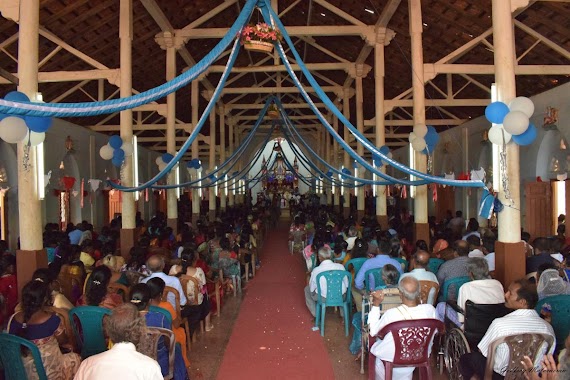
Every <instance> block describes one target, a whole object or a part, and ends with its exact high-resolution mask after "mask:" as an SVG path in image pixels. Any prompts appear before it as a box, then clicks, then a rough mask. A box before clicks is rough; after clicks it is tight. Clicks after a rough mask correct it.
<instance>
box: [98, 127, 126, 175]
mask: <svg viewBox="0 0 570 380" xmlns="http://www.w3.org/2000/svg"><path fill="white" fill-rule="evenodd" d="M133 152H134V147H133V143H131V142H129V141H123V139H121V136H119V135H113V136H111V137H109V142H108V143H107V145H103V146H102V147H101V149H99V155H100V156H101V158H102V159H104V160H111V162H112V163H113V165H115V166H116V167H118V168H119V167H121V165H122V164H123V162H124V161H125V157H128V156H131V155H132V154H133Z"/></svg>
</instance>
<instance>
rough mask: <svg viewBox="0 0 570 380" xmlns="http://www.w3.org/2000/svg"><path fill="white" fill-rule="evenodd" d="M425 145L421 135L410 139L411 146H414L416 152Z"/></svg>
mask: <svg viewBox="0 0 570 380" xmlns="http://www.w3.org/2000/svg"><path fill="white" fill-rule="evenodd" d="M426 146H427V145H426V140H424V139H423V138H421V137H418V138H416V139H414V141H412V148H414V150H415V151H416V152H421V151H422V150H424V149H425V148H426Z"/></svg>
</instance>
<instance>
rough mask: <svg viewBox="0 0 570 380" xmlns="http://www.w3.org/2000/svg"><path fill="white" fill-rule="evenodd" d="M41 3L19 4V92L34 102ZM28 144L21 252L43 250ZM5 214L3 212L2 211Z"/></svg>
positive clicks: (21, 183) (21, 177)
mask: <svg viewBox="0 0 570 380" xmlns="http://www.w3.org/2000/svg"><path fill="white" fill-rule="evenodd" d="M39 7H40V5H39V0H22V1H21V2H20V10H21V11H20V24H19V39H18V78H19V80H20V82H19V84H18V91H20V92H23V93H24V94H26V95H27V96H28V97H29V98H30V99H34V98H35V96H36V93H37V92H38V45H39V41H38V33H39V19H40V15H39ZM25 147H26V141H22V142H19V143H18V147H17V150H18V160H17V161H18V163H17V165H18V209H19V211H20V212H19V214H20V215H19V227H20V249H21V250H23V251H32V250H40V249H42V248H43V241H42V207H41V202H40V200H39V198H38V190H37V189H38V186H37V175H36V168H35V161H36V149H35V148H31V149H30V156H29V163H30V164H31V167H29V168H27V169H26V168H24V166H23V161H24V149H25ZM2 211H4V210H2Z"/></svg>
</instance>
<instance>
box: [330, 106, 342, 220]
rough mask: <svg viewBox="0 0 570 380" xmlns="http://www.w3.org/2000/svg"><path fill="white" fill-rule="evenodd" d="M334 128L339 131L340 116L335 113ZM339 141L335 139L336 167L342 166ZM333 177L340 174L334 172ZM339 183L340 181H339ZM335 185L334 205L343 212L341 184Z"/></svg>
mask: <svg viewBox="0 0 570 380" xmlns="http://www.w3.org/2000/svg"><path fill="white" fill-rule="evenodd" d="M332 124H333V128H334V130H335V131H338V117H336V116H335V115H333V123H332ZM338 145H339V144H338V141H336V140H334V139H333V159H332V161H331V162H332V165H333V166H334V167H335V169H338V168H339V167H340V165H339V163H340V160H339V158H338V156H339V151H338V150H339V149H338V148H339V146H338ZM333 177H334V178H336V179H338V175H337V174H336V173H334V174H333ZM337 183H338V182H337ZM333 186H334V187H335V191H334V197H333V198H334V205H335V208H336V210H338V212H342V209H341V208H340V189H341V186H340V185H338V184H337V185H333Z"/></svg>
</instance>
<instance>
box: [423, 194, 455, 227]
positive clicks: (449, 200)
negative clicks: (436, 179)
mask: <svg viewBox="0 0 570 380" xmlns="http://www.w3.org/2000/svg"><path fill="white" fill-rule="evenodd" d="M429 191H430V192H431V189H429ZM447 210H451V213H452V215H455V188H454V187H453V186H446V187H443V186H439V185H438V186H437V202H435V217H436V220H437V221H438V222H440V221H442V220H444V219H445V216H446V212H447Z"/></svg>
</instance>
